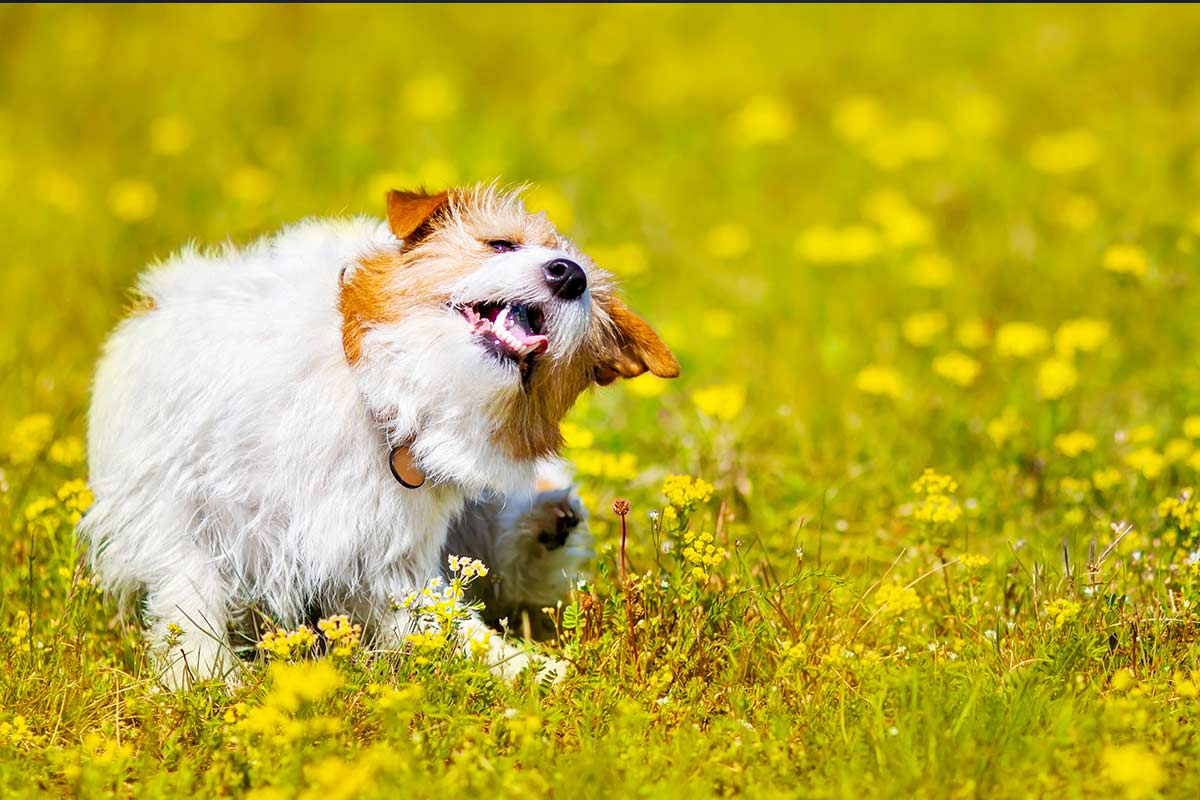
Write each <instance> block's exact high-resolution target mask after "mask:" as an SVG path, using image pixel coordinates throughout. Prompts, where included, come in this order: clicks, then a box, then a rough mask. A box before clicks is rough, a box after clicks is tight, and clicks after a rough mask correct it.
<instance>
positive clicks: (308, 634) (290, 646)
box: [258, 625, 317, 658]
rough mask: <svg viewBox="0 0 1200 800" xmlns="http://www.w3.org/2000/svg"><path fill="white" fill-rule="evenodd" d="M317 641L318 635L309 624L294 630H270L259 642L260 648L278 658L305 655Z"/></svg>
mask: <svg viewBox="0 0 1200 800" xmlns="http://www.w3.org/2000/svg"><path fill="white" fill-rule="evenodd" d="M316 641H317V635H316V634H315V633H313V631H312V629H311V628H309V627H308V626H307V625H301V626H300V627H299V628H297V629H296V630H294V631H289V630H285V629H283V628H276V629H275V630H273V631H268V632H267V633H266V635H264V636H263V638H262V640H261V641H260V642H259V643H258V649H259V650H262V651H263V652H264V653H270V654H272V655H274V656H276V657H278V658H292V657H293V656H303V655H304V654H306V653H307V652H308V651H309V650H310V649H312V646H313V644H315V643H316Z"/></svg>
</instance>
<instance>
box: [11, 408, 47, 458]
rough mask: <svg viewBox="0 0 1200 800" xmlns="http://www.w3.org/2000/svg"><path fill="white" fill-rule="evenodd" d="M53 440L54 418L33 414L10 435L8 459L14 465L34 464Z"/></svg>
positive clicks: (19, 423) (21, 422)
mask: <svg viewBox="0 0 1200 800" xmlns="http://www.w3.org/2000/svg"><path fill="white" fill-rule="evenodd" d="M53 438H54V418H53V417H51V416H50V415H49V414H31V415H30V416H28V417H25V418H24V419H23V420H21V421H20V422H18V423H17V424H16V426H15V427H14V428H13V429H12V432H11V433H9V435H8V457H9V458H10V459H12V461H13V463H14V464H29V463H32V462H33V460H34V459H36V458H37V457H38V456H40V455H41V454H42V451H43V450H45V449H46V445H48V444H50V440H51V439H53Z"/></svg>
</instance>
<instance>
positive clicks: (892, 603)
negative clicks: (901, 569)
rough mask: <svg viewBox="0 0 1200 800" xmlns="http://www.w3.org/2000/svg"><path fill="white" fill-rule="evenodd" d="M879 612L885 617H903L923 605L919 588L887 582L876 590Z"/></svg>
mask: <svg viewBox="0 0 1200 800" xmlns="http://www.w3.org/2000/svg"><path fill="white" fill-rule="evenodd" d="M875 600H876V602H877V603H878V604H879V614H880V616H884V617H901V616H904V615H905V614H907V613H909V612H910V611H916V610H917V609H918V608H920V607H921V597H920V595H918V594H917V590H916V589H913V588H912V587H908V586H901V585H900V584H898V583H885V584H882V585H880V587H879V588H878V589H876V590H875Z"/></svg>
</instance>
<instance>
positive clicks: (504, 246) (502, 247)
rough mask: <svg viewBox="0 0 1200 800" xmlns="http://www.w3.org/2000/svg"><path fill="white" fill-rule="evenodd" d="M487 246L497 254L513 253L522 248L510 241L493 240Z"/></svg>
mask: <svg viewBox="0 0 1200 800" xmlns="http://www.w3.org/2000/svg"><path fill="white" fill-rule="evenodd" d="M487 246H488V247H490V248H492V249H493V250H495V251H496V252H497V253H511V252H514V251H515V250H517V249H518V248H519V247H520V245H519V244H517V243H516V242H510V241H509V240H508V239H492V240H490V241H489V242H488V243H487Z"/></svg>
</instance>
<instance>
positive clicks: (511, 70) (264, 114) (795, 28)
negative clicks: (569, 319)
mask: <svg viewBox="0 0 1200 800" xmlns="http://www.w3.org/2000/svg"><path fill="white" fill-rule="evenodd" d="M1197 53H1200V12H1198V11H1197V10H1195V9H1189V8H1169V9H1168V8H1144V7H1118V8H1066V7H1060V8H1056V7H1039V8H993V7H975V8H930V7H922V8H913V7H909V8H869V7H853V8H835V7H814V8H788V7H744V6H740V7H703V6H701V7H694V8H687V7H657V6H656V7H626V6H622V7H546V8H533V7H529V8H525V7H508V8H494V7H472V8H463V7H459V8H446V7H436V6H419V7H403V8H378V7H349V8H339V7H286V6H285V7H261V8H259V7H247V6H221V7H180V8H158V7H127V8H116V7H78V8H71V7H38V8H28V7H16V6H5V7H0V219H2V220H3V230H4V239H5V242H4V247H3V251H2V252H0V388H2V391H0V590H2V591H0V795H2V796H5V797H23V796H35V795H42V794H49V795H70V796H76V797H91V796H110V795H112V796H139V797H168V798H173V797H180V796H188V795H195V796H204V797H209V796H246V797H252V798H257V800H267V799H268V798H283V797H314V798H322V800H334V798H343V797H345V798H350V797H373V796H380V797H382V796H404V797H411V798H423V797H430V798H446V797H450V796H454V795H455V794H456V793H457V792H463V795H461V796H469V795H471V794H474V793H475V792H479V793H480V796H485V797H491V796H509V795H521V796H526V797H530V796H532V797H536V796H546V795H552V796H556V797H593V796H604V797H608V796H652V797H674V796H687V797H692V796H706V795H737V794H743V793H744V794H746V795H751V796H795V795H796V794H801V795H805V796H814V797H864V796H867V797H876V796H897V797H909V796H922V797H956V798H960V797H988V798H994V797H1042V796H1044V797H1095V796H1112V797H1117V798H1135V799H1136V798H1152V797H1158V796H1164V797H1197V796H1200V770H1197V768H1196V764H1197V763H1198V761H1200V740H1198V737H1197V734H1198V733H1200V721H1198V719H1197V718H1198V715H1200V628H1198V624H1200V606H1198V603H1200V497H1197V496H1195V495H1194V494H1193V488H1192V487H1195V486H1197V485H1198V483H1200V360H1198V359H1197V357H1196V344H1197V339H1198V336H1197V333H1198V331H1200V292H1198V291H1197V282H1198V281H1200V81H1197V80H1196V68H1197ZM496 177H500V178H502V179H505V180H510V181H530V182H531V183H533V184H534V188H533V189H531V190H530V191H529V193H528V195H527V200H528V204H529V206H530V207H533V208H539V209H545V210H546V211H547V212H548V213H549V215H550V217H551V218H552V219H553V220H554V221H556V222H557V223H558V225H559V226H560V227H561V228H562V229H564V230H565V231H567V232H569V233H570V235H571V236H572V237H574V238H575V239H576V241H578V242H579V243H580V244H581V245H582V246H583V247H584V248H585V249H587V250H588V251H589V252H590V253H591V254H593V255H594V257H595V259H596V261H597V262H599V263H600V264H601V265H603V266H605V267H607V268H608V269H610V270H612V271H613V272H615V273H616V274H617V275H618V276H619V277H620V279H621V280H622V282H623V284H624V286H625V290H626V292H627V293H628V296H629V298H630V300H631V304H632V305H633V306H634V307H636V308H637V309H638V310H639V311H641V312H642V313H643V314H645V316H646V317H647V318H648V319H650V320H651V321H652V322H654V323H655V325H656V326H657V327H658V328H659V330H660V332H661V333H662V334H663V336H664V338H665V339H666V340H667V341H668V342H669V343H670V344H671V346H672V347H673V349H674V350H675V352H676V353H677V355H678V356H679V359H680V361H681V363H682V365H683V376H682V377H681V378H680V379H679V380H677V381H671V382H668V381H659V380H656V379H653V378H649V377H643V378H639V379H637V380H634V381H631V382H628V383H625V384H623V385H619V386H616V387H612V388H609V389H605V390H599V391H597V392H595V393H594V394H592V395H589V396H585V397H584V398H583V399H582V401H581V402H580V403H579V404H578V406H577V407H576V409H575V410H574V411H573V412H572V415H571V417H570V420H569V422H568V423H567V425H566V426H565V434H566V438H567V451H566V455H567V456H568V457H569V458H570V459H571V460H572V461H573V462H574V463H575V464H576V466H577V468H578V481H579V484H580V488H581V492H582V494H583V496H584V498H585V500H586V502H587V503H588V504H589V506H590V507H591V509H592V514H593V525H592V527H593V530H594V532H595V533H596V534H597V537H598V540H599V544H600V548H599V550H600V552H599V556H598V559H597V563H596V565H595V573H594V575H593V576H592V579H591V580H590V581H589V582H588V583H587V584H586V586H584V587H583V588H581V589H580V591H579V592H578V593H577V594H576V595H575V596H574V597H571V598H564V602H563V604H562V605H561V606H560V607H558V608H555V609H550V610H549V612H548V613H550V614H551V616H552V617H553V624H554V625H555V626H556V629H557V631H558V640H557V642H554V643H551V644H548V645H545V646H544V647H545V649H546V650H547V651H548V652H551V653H555V654H557V655H559V656H560V657H562V658H565V659H567V660H569V661H570V662H571V663H572V664H573V668H572V670H571V672H570V674H569V675H568V676H567V678H566V679H565V680H564V681H563V682H562V683H561V684H560V685H558V686H557V687H553V688H547V687H544V686H541V685H538V684H537V682H536V681H535V680H533V679H532V678H530V677H528V676H526V678H525V679H522V680H520V681H518V682H517V683H516V684H515V685H510V684H507V683H502V682H500V681H498V680H497V679H495V678H493V677H491V676H490V675H489V674H488V673H487V671H486V670H485V669H484V668H483V667H482V666H481V665H480V664H479V663H478V662H476V661H474V660H472V659H470V658H467V657H464V656H462V655H458V654H456V653H454V652H453V651H452V649H451V648H450V647H449V645H448V644H447V643H446V641H445V639H444V638H439V637H436V636H431V637H424V638H422V639H421V640H420V641H414V642H413V646H412V648H411V649H412V652H411V653H409V654H408V655H407V656H405V657H400V656H398V655H396V654H373V653H371V652H369V651H368V647H367V646H366V643H365V642H360V641H359V636H358V633H357V631H356V629H355V628H354V622H353V621H352V620H345V619H332V620H325V621H324V622H323V624H322V625H321V629H320V630H319V631H318V630H313V631H307V630H301V631H280V632H277V633H275V634H272V635H271V636H270V637H269V638H268V639H267V640H266V641H264V643H263V645H262V647H261V648H260V650H261V659H260V660H261V666H259V667H256V668H255V671H254V672H253V674H252V676H251V678H250V679H248V680H247V681H246V682H245V684H244V685H243V686H240V687H238V688H236V689H226V687H224V686H223V685H212V684H206V685H200V686H197V687H195V688H193V689H192V690H190V691H187V692H180V693H171V692H166V691H161V690H159V689H158V688H157V687H156V686H155V683H154V681H153V678H152V675H151V672H150V669H149V668H148V666H147V662H146V659H145V646H144V643H143V642H142V641H141V638H140V636H139V633H138V627H137V623H136V620H134V619H131V618H127V617H122V616H120V615H118V614H117V609H116V608H115V607H114V605H113V604H112V602H111V601H110V600H109V599H108V598H106V597H105V596H104V594H103V593H102V592H100V591H98V590H97V588H96V587H95V585H94V584H93V581H92V578H91V577H90V576H89V575H88V573H87V571H86V569H85V568H84V567H82V566H81V565H80V564H81V562H80V559H79V553H78V549H77V546H76V542H75V540H74V537H73V533H72V529H73V523H74V522H76V521H77V520H78V519H79V517H80V515H81V513H83V512H84V511H85V510H86V508H87V506H88V504H89V502H90V500H91V498H90V494H89V491H88V488H87V484H86V479H87V469H86V453H85V451H84V445H83V437H84V432H85V425H86V419H85V417H86V408H87V402H88V387H89V380H90V376H91V369H92V366H93V364H94V362H95V359H96V357H97V354H98V348H99V345H100V343H101V342H102V340H103V337H104V335H105V334H106V332H107V331H108V330H109V329H110V328H111V327H112V326H113V325H114V324H115V322H116V321H117V320H118V319H119V318H120V316H121V314H122V313H123V309H124V308H125V307H126V306H127V304H128V302H129V295H128V289H129V287H130V286H131V285H132V283H133V280H134V277H135V276H136V274H137V273H138V272H139V271H140V270H141V269H142V267H143V266H144V265H145V264H146V263H147V262H150V261H153V260H155V259H159V258H162V257H164V256H166V255H167V254H168V253H170V252H171V250H173V249H174V248H176V247H178V246H180V245H181V244H183V243H185V242H188V241H192V240H194V241H197V242H200V243H203V244H213V243H218V242H220V241H222V240H223V239H225V238H226V237H229V238H231V239H233V240H234V241H237V242H245V241H248V240H250V239H251V238H252V237H254V236H256V235H258V234H260V233H263V232H267V231H270V230H272V229H274V228H275V227H277V226H278V225H280V224H283V223H285V222H289V221H294V220H296V219H299V218H301V217H303V216H308V215H337V214H347V213H370V214H381V213H382V208H381V206H382V196H383V192H384V191H385V190H386V189H388V188H392V187H399V188H405V187H413V186H416V185H418V184H424V185H426V186H429V187H434V188H437V187H442V186H446V185H454V184H461V183H466V182H474V181H479V180H488V179H492V178H496ZM617 499H626V500H628V502H629V504H630V507H631V510H630V511H629V513H628V515H627V516H626V517H625V518H624V521H625V523H626V525H627V530H628V552H627V554H626V555H627V559H628V567H629V574H628V577H627V578H626V579H624V580H623V579H622V577H621V571H620V570H621V568H620V564H621V561H622V559H621V553H620V541H621V522H622V520H621V518H619V517H618V516H616V514H614V512H613V510H612V509H613V503H614V500H617ZM472 568H473V566H472ZM464 569H466V567H464ZM319 653H324V655H319Z"/></svg>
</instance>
